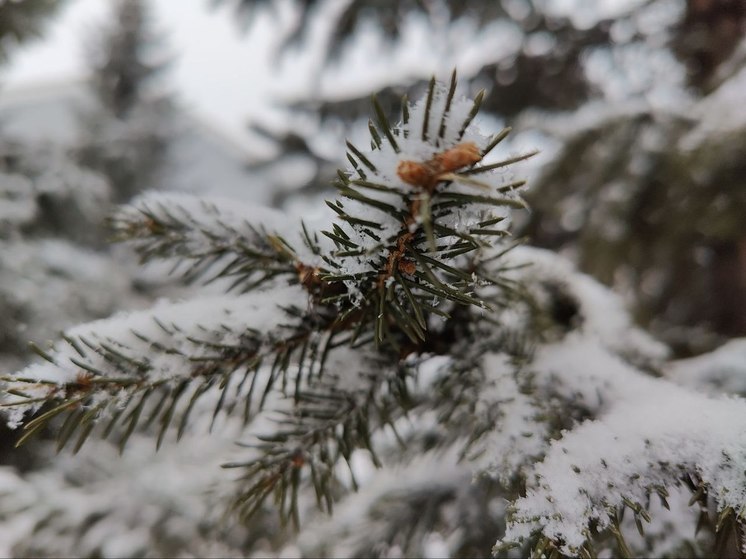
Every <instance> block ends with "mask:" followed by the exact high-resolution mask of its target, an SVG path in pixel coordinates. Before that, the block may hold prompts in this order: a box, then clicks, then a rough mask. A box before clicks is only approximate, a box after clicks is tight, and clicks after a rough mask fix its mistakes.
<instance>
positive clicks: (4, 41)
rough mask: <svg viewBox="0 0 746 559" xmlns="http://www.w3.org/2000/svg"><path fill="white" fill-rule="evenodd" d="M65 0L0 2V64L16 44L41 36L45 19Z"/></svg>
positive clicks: (10, 0) (11, 0)
mask: <svg viewBox="0 0 746 559" xmlns="http://www.w3.org/2000/svg"><path fill="white" fill-rule="evenodd" d="M64 3H65V0H23V1H22V2H19V1H17V0H2V2H0V63H4V62H5V61H6V60H7V58H8V56H9V54H10V52H12V50H13V48H14V47H16V46H17V45H18V44H20V43H22V42H23V41H26V40H28V39H30V38H34V37H38V36H39V35H41V31H42V29H43V24H44V21H45V19H46V18H49V17H50V16H51V15H54V13H55V12H56V11H57V10H59V9H60V7H62V5H63V4H64Z"/></svg>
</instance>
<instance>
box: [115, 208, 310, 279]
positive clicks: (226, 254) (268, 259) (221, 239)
mask: <svg viewBox="0 0 746 559" xmlns="http://www.w3.org/2000/svg"><path fill="white" fill-rule="evenodd" d="M111 223H112V226H113V228H114V231H115V235H116V237H115V238H116V239H117V240H119V241H127V242H129V243H130V244H132V245H133V246H134V248H135V250H136V251H137V252H138V254H139V255H140V258H141V260H142V261H143V262H147V261H150V260H155V259H169V260H174V261H175V263H176V266H175V269H180V270H181V271H180V273H181V275H182V276H184V277H185V278H186V279H188V280H194V279H197V278H200V277H207V278H208V280H209V281H213V280H215V279H218V278H228V279H230V280H232V287H234V288H235V287H237V286H241V287H242V290H244V291H245V290H248V289H253V288H256V287H258V286H260V285H262V284H263V283H265V282H267V281H269V280H271V279H273V278H275V277H278V276H290V278H291V280H292V279H294V276H296V272H297V268H298V266H299V264H300V261H299V259H298V257H297V256H296V254H295V251H294V250H293V248H292V247H290V246H289V245H288V244H287V243H286V242H285V241H284V240H283V239H282V237H280V236H279V235H277V234H276V233H274V232H273V233H271V234H270V233H268V232H267V230H268V229H270V230H274V229H277V228H278V227H279V225H280V224H281V223H282V218H281V217H280V216H278V215H275V214H274V213H273V212H272V210H269V209H262V210H260V211H258V210H257V209H256V208H254V207H251V208H246V207H243V208H242V207H240V206H237V205H236V204H235V202H226V201H221V200H215V201H209V200H203V199H199V198H196V197H191V196H186V195H149V196H146V197H144V198H140V199H138V200H136V201H135V202H133V203H132V205H130V206H125V207H123V208H121V209H120V210H119V211H118V212H117V213H116V214H115V215H114V216H113V218H112V220H111Z"/></svg>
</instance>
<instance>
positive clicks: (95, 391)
mask: <svg viewBox="0 0 746 559" xmlns="http://www.w3.org/2000/svg"><path fill="white" fill-rule="evenodd" d="M306 300H307V299H306V296H305V294H304V292H303V290H302V289H299V288H297V287H292V286H291V287H286V288H277V289H275V290H274V291H273V292H272V295H271V296H268V294H267V293H264V292H256V293H252V294H248V295H243V296H218V297H209V298H203V299H195V300H193V301H188V302H183V303H175V304H160V305H156V307H155V308H154V309H152V310H147V311H138V312H133V313H122V314H120V315H118V316H114V317H112V318H109V319H105V320H100V321H97V322H93V323H90V324H86V325H82V326H78V327H76V328H73V329H71V330H69V331H68V332H67V333H66V334H65V335H64V336H63V339H64V340H65V343H64V345H62V344H60V345H59V346H58V347H56V348H53V349H51V350H49V351H46V350H43V349H41V348H39V347H36V346H34V347H35V349H36V351H37V353H38V354H39V355H41V356H42V357H43V358H44V360H45V361H43V362H39V363H36V364H33V365H30V366H29V367H27V368H26V369H24V370H22V371H20V372H19V373H17V374H15V375H12V376H10V377H7V378H5V379H4V380H5V381H6V387H5V390H4V391H5V396H4V399H3V404H2V405H3V407H6V408H8V410H7V414H8V422H9V424H10V425H11V426H13V427H15V426H17V425H19V424H21V423H22V422H23V421H24V417H25V416H26V414H27V413H33V412H36V411H37V410H39V409H40V408H41V406H42V405H44V404H49V405H51V406H52V407H51V409H48V410H47V411H44V412H43V413H42V414H41V415H38V416H37V417H36V418H34V419H32V420H31V421H28V422H26V423H25V425H24V429H25V434H24V436H23V437H22V440H23V439H25V438H26V437H28V436H30V435H31V434H33V433H34V432H36V431H37V430H38V429H40V428H41V427H43V426H44V425H46V424H47V423H48V422H49V421H50V420H51V419H53V418H54V417H56V416H58V415H63V416H65V417H66V421H65V422H64V424H63V426H62V427H61V430H60V434H59V437H60V444H61V445H64V444H65V443H66V442H67V441H68V440H69V439H70V437H71V436H72V435H73V433H75V432H78V431H79V432H80V435H79V439H78V442H77V443H76V446H77V447H78V448H79V447H80V445H81V444H82V443H83V441H84V440H85V439H86V437H87V436H88V434H90V432H91V430H92V429H93V427H94V426H95V425H96V424H98V423H106V424H107V426H106V427H105V429H104V435H107V434H108V433H109V432H110V431H111V430H112V429H113V428H114V426H116V425H120V426H124V429H125V430H124V433H123V435H122V438H121V444H124V442H126V440H127V438H128V437H129V435H130V434H131V433H132V431H133V430H134V428H135V427H136V426H137V424H138V422H139V421H140V419H141V416H142V415H143V412H144V410H147V411H149V412H150V414H151V415H150V420H149V421H148V423H149V422H152V421H153V420H154V419H155V418H158V420H159V422H160V426H161V430H160V435H159V441H158V443H159V444H160V441H161V438H162V437H163V434H164V432H165V430H166V428H167V427H168V426H169V424H170V423H171V422H172V420H173V419H174V415H175V413H176V411H177V409H180V408H177V404H179V400H180V399H184V400H187V399H188V400H189V404H188V405H186V408H185V409H182V410H181V411H182V416H181V420H180V428H179V430H180V432H181V431H183V429H184V427H185V426H186V421H187V418H188V415H189V412H190V411H191V408H192V407H193V405H194V402H195V401H196V400H197V399H198V398H199V397H200V396H201V395H202V394H204V393H205V392H206V391H207V390H208V389H209V388H211V387H213V386H219V387H220V388H221V389H223V391H224V393H226V394H227V393H228V392H229V388H230V389H231V390H233V389H235V386H233V385H232V383H230V379H231V377H232V376H233V375H234V373H236V372H239V371H243V372H244V380H245V379H246V377H249V376H251V377H252V380H251V382H250V386H251V389H253V387H254V384H255V383H254V382H253V379H254V378H255V377H256V375H255V373H256V372H257V370H258V369H259V368H260V367H261V365H262V363H263V362H264V360H265V359H267V360H273V359H275V360H276V358H277V356H278V355H288V357H289V355H290V354H292V353H293V352H294V351H296V350H299V349H300V348H301V347H305V344H308V343H310V342H309V340H310V338H311V333H310V332H309V331H308V330H307V329H306V328H304V326H303V325H302V323H301V322H302V321H299V319H298V316H299V315H300V314H301V313H300V312H299V311H297V309H299V308H303V306H304V305H305V303H306ZM293 309H296V310H295V311H294V310H293ZM287 361H288V360H287V359H285V360H281V361H280V362H279V363H277V366H275V367H273V368H272V372H271V374H270V376H269V378H268V380H266V382H267V383H268V384H271V383H272V382H274V380H275V378H276V376H277V375H281V374H282V375H284V374H285V373H286V372H287V366H288V365H287V363H286V362H287ZM267 389H268V388H267ZM188 396H189V397H190V399H189V398H188ZM244 397H245V398H248V399H247V407H246V411H247V413H248V402H249V401H250V400H251V394H249V395H248V396H244ZM149 400H156V401H157V403H154V402H152V401H151V402H149ZM223 403H224V399H221V400H220V402H219V406H222V405H223ZM146 404H147V406H146ZM153 406H154V407H153ZM218 411H219V408H216V411H215V413H217V412H218ZM104 420H105V421H104Z"/></svg>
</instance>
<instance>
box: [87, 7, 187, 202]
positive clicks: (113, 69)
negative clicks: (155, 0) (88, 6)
mask: <svg viewBox="0 0 746 559" xmlns="http://www.w3.org/2000/svg"><path fill="white" fill-rule="evenodd" d="M111 5H112V8H113V14H112V18H111V21H110V22H108V23H107V24H106V25H105V26H102V28H101V29H100V31H99V33H98V35H96V36H95V37H93V40H92V41H91V44H90V45H88V47H89V48H88V51H89V57H90V66H91V74H92V76H91V87H92V90H93V92H94V94H95V95H94V96H95V106H94V107H93V108H92V109H89V110H86V111H85V112H84V113H83V114H82V115H81V118H82V119H83V129H84V134H83V137H82V138H81V139H80V143H79V147H78V157H79V159H80V161H81V163H82V164H84V165H86V166H88V167H91V168H92V169H95V170H97V171H98V172H100V173H102V174H104V175H105V176H106V177H107V178H108V179H109V182H110V183H111V184H112V187H113V189H114V198H115V200H117V201H120V202H122V201H126V200H129V199H130V198H131V197H132V196H134V195H135V194H137V193H138V192H140V191H141V190H144V189H147V188H149V187H152V185H153V183H154V182H155V179H156V177H157V173H158V170H159V167H160V165H161V164H162V163H163V161H164V159H165V157H166V154H167V150H168V144H169V139H170V138H171V137H172V136H173V134H174V115H173V112H174V104H173V99H172V98H171V97H170V95H168V94H167V93H165V92H164V91H163V90H162V89H161V88H162V84H161V83H159V81H158V78H159V77H161V76H162V74H163V72H164V70H165V66H166V64H167V62H168V59H167V58H165V57H164V53H163V49H162V48H161V46H160V44H159V43H160V41H159V40H158V36H157V35H156V33H155V32H154V31H153V29H152V28H151V27H152V25H151V22H150V21H149V17H148V12H147V3H146V1H145V0H113V1H112V2H111Z"/></svg>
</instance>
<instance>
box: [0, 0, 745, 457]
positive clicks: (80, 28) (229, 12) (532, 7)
mask: <svg viewBox="0 0 746 559" xmlns="http://www.w3.org/2000/svg"><path fill="white" fill-rule="evenodd" d="M745 32H746V2H744V1H743V0H399V1H394V0H377V1H373V0H276V1H275V0H180V1H178V2H175V1H173V0H111V1H110V0H57V1H54V0H20V1H18V0H0V369H4V370H15V369H17V368H18V367H21V366H23V365H24V363H26V362H27V361H28V360H29V359H30V356H31V353H30V351H29V349H28V345H27V342H28V341H29V340H35V341H37V342H42V341H44V340H47V339H50V338H53V337H55V336H56V334H57V332H59V331H60V330H61V329H63V328H65V327H67V326H69V325H71V324H75V323H78V322H81V321H84V320H89V319H93V318H98V317H103V316H108V315H110V314H111V313H113V312H115V311H116V310H119V309H134V308H142V307H145V306H148V305H149V304H150V303H151V302H152V301H153V300H155V299H156V298H158V297H162V296H169V297H174V296H179V295H182V294H185V293H188V292H189V289H190V287H189V286H186V285H174V283H173V282H170V283H166V282H164V281H162V280H160V279H157V278H159V277H160V276H159V275H158V274H156V273H154V270H153V269H151V268H145V269H143V268H141V267H139V266H138V265H137V262H136V261H135V260H134V258H133V256H132V255H131V254H129V253H128V252H127V251H126V250H124V249H122V248H121V247H117V246H115V245H112V244H111V243H109V242H108V240H107V237H108V232H107V228H106V223H105V220H106V216H107V215H108V214H109V212H110V211H111V209H112V208H113V207H114V206H115V205H116V204H120V203H123V202H126V201H128V200H130V199H131V198H132V197H134V196H137V195H138V194H139V193H140V192H143V191H145V190H150V189H161V190H179V191H186V192H193V193H200V194H210V195H215V196H225V197H237V198H241V199H242V200H244V201H250V202H253V203H256V204H261V205H271V206H276V207H280V208H283V209H284V210H285V211H287V212H288V213H289V214H295V215H308V214H310V213H313V212H315V211H317V208H320V207H323V202H322V200H323V199H324V198H325V197H329V196H330V195H331V194H332V190H331V187H330V181H331V180H332V179H333V177H334V176H335V175H336V169H337V168H338V167H340V166H344V165H345V161H344V154H345V150H344V140H345V138H350V139H351V140H352V141H353V142H356V143H357V142H359V141H360V140H361V139H362V138H364V137H365V136H366V133H367V119H368V115H369V107H370V96H371V95H372V94H374V93H375V94H377V95H378V98H379V99H380V100H381V102H382V104H383V106H384V107H385V108H387V109H391V110H392V114H393V111H394V109H395V108H396V107H397V104H398V100H399V98H400V97H401V96H402V95H403V94H404V93H409V95H410V97H416V96H417V95H419V93H421V92H422V91H423V90H424V88H425V87H426V83H427V81H428V80H429V79H430V77H431V76H432V75H435V76H437V77H439V78H443V79H445V78H447V76H449V75H450V73H451V71H452V70H453V69H454V68H456V69H457V71H458V74H459V77H460V81H461V86H462V93H464V94H468V95H474V94H475V93H476V92H477V91H478V90H479V89H485V90H486V91H487V97H486V99H485V102H484V105H483V109H484V110H483V113H482V114H481V115H480V117H479V118H480V119H481V120H482V122H484V123H485V125H486V126H487V127H489V128H491V129H496V128H499V127H502V126H506V125H509V126H512V127H513V130H514V132H513V134H512V135H511V136H510V139H509V141H508V142H507V150H508V151H510V152H516V153H518V152H521V151H525V150H531V149H537V150H539V155H537V156H536V157H534V158H532V159H531V160H530V161H528V162H526V163H525V164H522V166H521V167H520V169H518V171H517V172H519V173H521V175H522V176H526V177H527V178H528V179H529V185H530V190H529V193H528V200H529V203H530V206H531V211H530V212H528V213H526V212H523V213H520V214H518V215H517V216H516V220H517V223H518V227H517V230H516V236H518V237H524V238H525V241H526V242H527V243H529V244H534V245H537V246H541V247H547V248H551V249H553V250H556V251H559V252H561V253H562V254H564V255H566V256H567V257H568V258H570V259H571V260H573V261H575V262H576V263H577V264H578V265H579V267H580V268H581V269H582V270H584V271H586V272H588V273H589V274H591V275H593V276H594V277H596V278H598V279H599V280H600V281H602V282H603V283H605V284H607V285H609V286H612V287H613V288H614V290H616V291H617V292H618V293H620V294H622V295H623V297H624V298H625V300H626V302H627V304H628V305H629V307H630V309H632V311H633V313H634V316H635V317H636V320H637V321H638V323H639V324H640V325H641V326H643V327H645V328H646V329H648V330H649V331H651V332H652V333H653V334H654V335H655V336H657V337H658V338H659V339H661V340H662V341H664V342H665V343H666V344H668V345H669V346H670V347H671V348H672V350H673V355H674V356H676V357H689V356H693V355H697V354H700V353H702V352H705V351H709V350H712V349H714V348H716V347H718V346H719V345H721V344H723V343H725V342H726V341H727V340H729V339H731V338H737V337H742V336H746V40H744V36H745ZM504 154H505V150H504V151H503V152H502V154H501V155H504ZM0 438H1V439H2V441H3V443H2V444H3V445H5V446H4V447H3V448H0V461H2V462H3V463H6V464H7V463H12V464H15V465H16V466H18V467H20V468H22V469H33V468H34V467H35V464H37V463H38V462H39V461H40V460H44V459H45V458H43V457H39V456H38V455H35V454H34V455H32V454H31V453H29V452H27V451H19V452H13V453H10V452H8V451H7V449H6V448H5V447H7V445H9V444H11V442H12V437H10V436H8V435H7V434H3V435H2V437H0Z"/></svg>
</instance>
